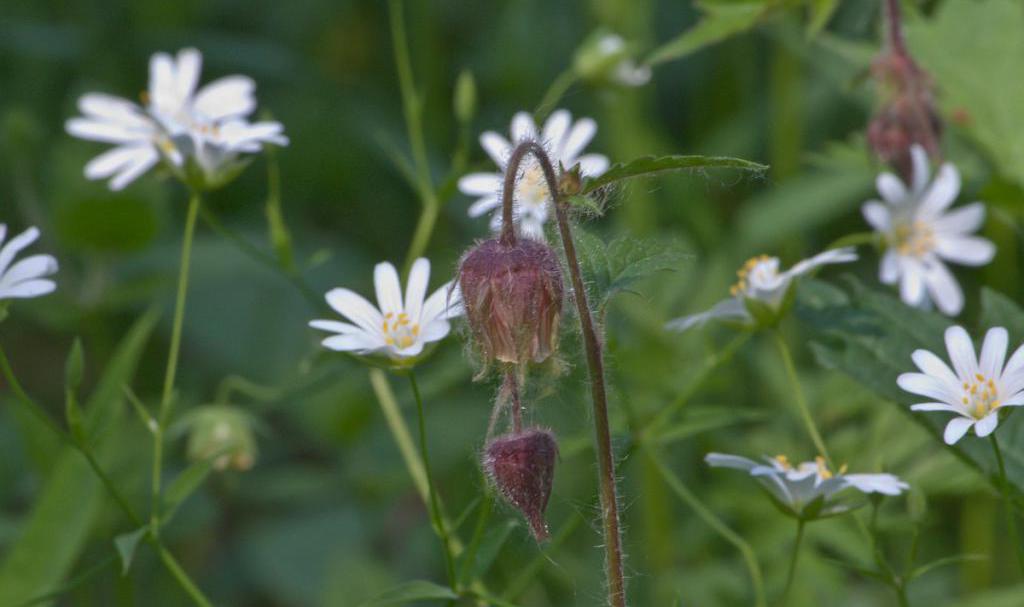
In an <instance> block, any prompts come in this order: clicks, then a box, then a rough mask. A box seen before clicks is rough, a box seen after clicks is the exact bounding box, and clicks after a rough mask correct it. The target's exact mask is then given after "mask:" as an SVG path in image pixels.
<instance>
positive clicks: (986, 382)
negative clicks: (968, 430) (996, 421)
mask: <svg viewBox="0 0 1024 607" xmlns="http://www.w3.org/2000/svg"><path fill="white" fill-rule="evenodd" d="M963 389H964V395H963V397H962V398H961V399H960V402H961V403H963V405H964V407H966V408H967V412H968V413H970V414H971V415H973V416H974V417H975V419H981V418H983V417H985V416H986V415H988V414H989V413H991V412H992V411H994V410H995V409H998V408H999V405H1001V404H1002V403H1000V402H999V389H998V387H997V386H996V383H995V381H994V380H993V379H992V378H990V377H985V376H984V375H982V374H981V373H975V374H974V377H973V378H972V379H971V381H965V382H964V383H963Z"/></svg>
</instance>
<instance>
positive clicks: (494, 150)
mask: <svg viewBox="0 0 1024 607" xmlns="http://www.w3.org/2000/svg"><path fill="white" fill-rule="evenodd" d="M480 147H482V148H483V149H484V151H485V152H487V155H488V156H490V157H491V160H493V161H494V164H496V165H498V166H499V167H501V169H502V170H505V163H506V162H508V157H509V155H510V154H512V144H511V143H509V141H508V139H505V138H504V137H502V136H501V135H499V134H498V133H495V132H494V131H487V132H485V133H483V134H481V135H480Z"/></svg>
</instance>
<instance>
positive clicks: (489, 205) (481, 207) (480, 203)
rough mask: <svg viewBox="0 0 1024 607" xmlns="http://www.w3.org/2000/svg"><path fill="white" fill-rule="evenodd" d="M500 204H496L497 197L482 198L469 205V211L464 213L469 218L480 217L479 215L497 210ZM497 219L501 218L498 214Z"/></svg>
mask: <svg viewBox="0 0 1024 607" xmlns="http://www.w3.org/2000/svg"><path fill="white" fill-rule="evenodd" d="M500 204H501V203H500V202H498V197H497V196H484V197H483V198H481V199H479V200H477V201H476V202H474V203H473V204H471V205H469V209H468V210H467V211H466V213H467V214H468V215H469V216H470V217H480V216H481V215H484V214H486V213H487V212H489V211H491V210H492V209H495V208H497V207H498V206H499V205H500ZM498 218H499V219H500V218H501V213H500V212H499V213H498Z"/></svg>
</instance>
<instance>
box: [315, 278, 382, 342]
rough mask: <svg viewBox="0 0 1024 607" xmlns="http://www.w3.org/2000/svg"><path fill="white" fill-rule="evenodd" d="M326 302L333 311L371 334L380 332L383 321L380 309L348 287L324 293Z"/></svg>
mask: <svg viewBox="0 0 1024 607" xmlns="http://www.w3.org/2000/svg"><path fill="white" fill-rule="evenodd" d="M326 299H327V304H328V305H330V306H331V308H333V309H334V311H335V312H337V313H338V314H341V315H342V316H344V317H345V318H347V319H349V320H351V321H352V322H354V323H355V324H356V325H357V326H359V327H360V328H362V329H363V330H364V331H366V332H368V333H372V334H378V333H380V332H381V323H382V322H383V321H384V318H383V316H382V315H381V313H380V311H379V310H378V309H377V308H375V307H373V304H371V303H370V302H369V301H367V300H366V299H365V298H363V296H362V295H359V294H358V293H356V292H354V291H350V290H349V289H344V288H337V289H331V290H330V291H328V292H327V295H326Z"/></svg>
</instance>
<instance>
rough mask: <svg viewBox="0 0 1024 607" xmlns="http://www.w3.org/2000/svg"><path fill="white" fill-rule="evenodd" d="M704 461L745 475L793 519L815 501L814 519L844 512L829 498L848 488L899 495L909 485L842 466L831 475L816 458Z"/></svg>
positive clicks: (716, 456)
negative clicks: (818, 503)
mask: <svg viewBox="0 0 1024 607" xmlns="http://www.w3.org/2000/svg"><path fill="white" fill-rule="evenodd" d="M704 461H706V462H707V463H708V465H710V466H715V467H722V468H735V469H737V470H743V471H745V472H748V473H749V474H750V475H751V476H752V477H754V478H755V479H756V480H757V482H758V483H760V484H761V486H762V487H764V488H765V489H767V490H768V492H769V493H770V494H771V495H772V497H774V498H775V500H776V501H777V502H778V503H779V504H780V505H781V506H783V507H785V509H786V510H788V511H789V512H791V513H792V514H794V515H795V516H803V515H804V514H805V510H804V509H805V508H806V507H807V506H808V505H810V504H811V503H812V502H814V501H815V500H818V499H819V498H820V499H821V500H823V503H822V504H821V508H820V510H819V511H818V512H817V514H816V515H815V516H816V517H822V516H829V515H834V514H841V513H843V512H846V511H847V510H849V507H848V506H846V505H845V504H842V503H836V502H835V500H834V499H833V498H834V497H835V496H836V495H837V494H838V493H840V492H841V491H843V490H845V489H849V488H853V489H856V490H857V491H860V492H861V493H865V494H868V493H881V494H883V495H899V494H900V493H902V492H903V491H906V490H907V489H909V488H910V485H908V484H907V483H905V482H903V481H902V480H900V479H899V477H897V476H895V475H892V474H885V473H880V474H847V473H846V466H843V467H842V468H840V469H839V471H837V472H833V471H831V470H829V468H828V466H827V465H826V464H825V460H824V458H822V457H820V456H819V457H817V458H816V459H815V460H814V461H809V462H802V463H801V464H799V465H797V466H793V465H792V464H790V463H789V460H788V458H786V456H784V455H779V456H777V457H767V456H766V457H765V458H764V462H763V463H762V462H756V461H754V460H752V459H748V458H746V457H741V456H739V455H728V454H725V453H708V454H707V456H706V457H705V458H704Z"/></svg>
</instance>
